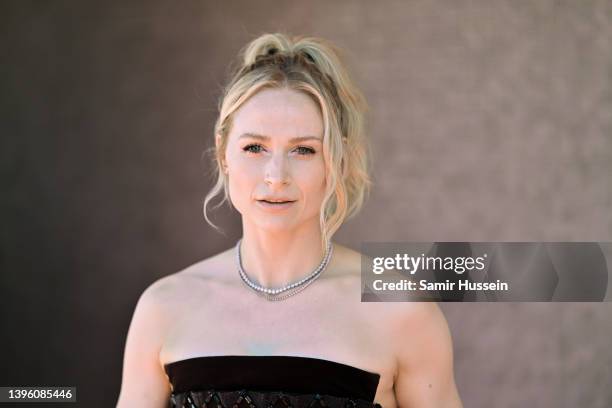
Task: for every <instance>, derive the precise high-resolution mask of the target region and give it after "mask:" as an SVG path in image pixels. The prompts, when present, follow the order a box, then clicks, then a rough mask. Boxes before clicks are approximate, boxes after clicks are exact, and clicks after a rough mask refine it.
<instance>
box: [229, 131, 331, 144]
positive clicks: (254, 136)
mask: <svg viewBox="0 0 612 408" xmlns="http://www.w3.org/2000/svg"><path fill="white" fill-rule="evenodd" d="M243 138H251V139H259V140H265V141H268V140H270V136H264V135H258V134H257V133H249V132H247V133H243V134H242V135H240V137H239V138H238V139H243ZM306 140H318V141H319V142H320V141H321V138H320V137H316V136H299V137H294V138H292V139H290V140H289V141H290V142H304V141H306Z"/></svg>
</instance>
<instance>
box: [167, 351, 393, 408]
mask: <svg viewBox="0 0 612 408" xmlns="http://www.w3.org/2000/svg"><path fill="white" fill-rule="evenodd" d="M165 369H166V373H167V374H168V377H169V378H170V382H171V384H172V395H171V397H170V406H171V407H177V408H183V407H188V408H201V407H207V408H213V407H214V408H217V407H224V408H302V407H305V408H318V407H327V408H382V407H381V406H380V404H376V403H374V402H373V401H374V396H375V395H376V389H377V387H378V382H379V380H380V375H379V374H376V373H372V372H369V371H365V370H362V369H359V368H357V367H353V366H350V365H346V364H341V363H337V362H334V361H330V360H323V359H318V358H311V357H296V356H236V355H230V356H205V357H196V358H191V359H187V360H180V361H176V362H173V363H169V364H166V365H165Z"/></svg>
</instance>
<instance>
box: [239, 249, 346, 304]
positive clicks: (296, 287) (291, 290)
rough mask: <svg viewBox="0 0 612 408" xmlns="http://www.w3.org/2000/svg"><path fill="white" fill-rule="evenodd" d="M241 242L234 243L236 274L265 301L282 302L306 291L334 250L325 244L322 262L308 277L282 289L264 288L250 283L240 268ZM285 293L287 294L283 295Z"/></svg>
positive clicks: (325, 265) (326, 263)
mask: <svg viewBox="0 0 612 408" xmlns="http://www.w3.org/2000/svg"><path fill="white" fill-rule="evenodd" d="M241 242H242V238H240V239H239V240H238V242H237V243H236V261H237V264H238V273H239V274H240V278H242V281H243V282H244V283H245V284H246V285H247V286H248V287H250V288H251V289H253V290H254V291H255V292H256V293H257V294H258V295H260V296H263V297H265V298H266V299H267V300H283V299H287V298H288V297H290V296H293V295H295V294H296V293H299V292H301V291H303V290H304V289H306V287H307V286H308V285H310V284H311V283H312V282H314V281H315V280H316V279H317V278H318V277H319V276H320V275H321V273H323V271H324V270H325V268H327V265H328V264H329V260H330V259H331V256H332V253H333V252H334V248H333V246H332V245H331V242H329V243H328V244H327V248H326V249H325V254H324V256H323V260H322V261H321V263H320V264H319V266H318V267H317V268H316V269H315V270H314V272H312V273H311V274H310V275H308V276H306V277H305V278H302V279H300V280H298V281H296V282H293V283H290V284H288V285H285V286H283V287H282V288H276V289H273V288H266V287H263V286H261V285H258V284H257V283H255V282H253V281H251V280H250V279H249V277H248V276H247V274H246V273H245V272H244V269H243V268H242V257H241V256H240V243H241ZM285 292H287V293H285Z"/></svg>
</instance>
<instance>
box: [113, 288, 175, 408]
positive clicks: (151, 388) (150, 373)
mask: <svg viewBox="0 0 612 408" xmlns="http://www.w3.org/2000/svg"><path fill="white" fill-rule="evenodd" d="M157 286H158V285H156V284H153V285H151V286H150V287H149V288H147V289H146V290H145V291H144V293H143V294H142V295H141V296H140V299H139V300H138V304H137V305H136V309H135V311H134V316H133V317H132V322H131V324H130V329H129V331H128V335H127V340H126V345H125V354H124V357H123V378H122V383H121V392H120V394H119V400H118V401H117V408H127V407H153V408H165V407H167V406H168V399H169V397H170V384H169V382H168V378H167V376H166V373H165V372H164V370H163V367H162V365H161V364H160V362H159V350H160V347H161V339H162V333H163V330H162V326H163V325H162V319H161V313H160V309H161V308H160V307H159V305H158V302H157V301H156V296H155V293H156V290H157V289H156V288H157Z"/></svg>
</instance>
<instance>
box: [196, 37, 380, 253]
mask: <svg viewBox="0 0 612 408" xmlns="http://www.w3.org/2000/svg"><path fill="white" fill-rule="evenodd" d="M241 58H242V63H241V64H240V66H239V67H238V69H237V70H236V71H235V72H234V73H233V75H232V78H231V80H230V82H229V84H228V85H227V86H226V87H225V89H224V91H223V94H222V96H221V98H220V101H219V117H218V119H217V121H216V123H215V147H213V148H212V151H213V154H214V158H213V161H214V162H216V166H215V165H214V163H213V169H214V171H215V172H216V174H215V176H216V179H217V180H216V183H215V185H214V186H213V187H212V189H211V190H210V191H209V193H208V194H207V195H206V198H205V200H204V207H203V210H204V218H205V219H206V221H207V222H208V223H209V224H210V225H211V226H212V227H214V228H215V229H217V230H219V228H218V227H217V226H216V225H214V224H213V223H212V222H211V221H210V219H209V218H208V215H207V213H206V208H207V206H208V204H209V202H210V201H211V200H212V199H213V198H214V197H216V196H217V195H218V194H220V193H221V192H222V191H223V193H224V197H223V200H221V201H220V202H219V203H218V204H217V205H216V206H215V207H213V208H217V207H218V206H220V205H221V204H222V203H223V202H224V201H227V202H228V203H229V204H230V206H231V200H230V199H229V196H228V195H229V187H228V178H227V175H226V174H225V173H224V171H223V167H222V166H223V157H224V154H225V149H226V146H227V138H228V135H229V133H230V130H231V126H232V117H233V114H234V113H235V112H236V111H237V110H238V109H240V107H241V106H242V105H243V104H244V103H245V102H246V101H247V100H248V99H249V98H250V97H252V96H253V95H254V94H255V93H257V92H258V91H260V90H262V89H266V88H284V87H287V88H290V89H293V90H296V91H300V92H303V93H305V94H306V95H308V96H310V97H311V98H312V99H313V100H314V101H315V103H316V104H317V105H318V106H319V108H320V109H321V113H322V116H323V125H324V135H323V157H324V161H325V165H326V172H325V173H326V192H325V196H324V199H323V202H322V204H321V212H320V218H319V221H320V225H321V231H322V244H323V247H326V246H327V244H328V242H329V240H331V237H332V236H333V234H334V233H335V232H336V231H337V230H338V228H340V226H341V225H342V223H343V222H344V221H345V220H346V219H349V218H351V217H352V216H354V215H355V214H356V213H357V212H359V210H360V209H361V207H362V205H363V203H364V201H365V199H366V198H367V196H368V194H369V191H370V187H371V184H372V182H371V178H370V175H369V156H370V151H369V146H368V144H367V141H366V137H365V123H364V113H365V112H366V109H367V105H366V102H365V99H364V97H363V95H362V94H361V92H360V91H359V90H358V89H357V87H356V86H355V85H354V83H353V82H352V81H351V79H350V77H349V75H348V72H347V70H346V68H345V66H344V63H343V61H342V59H341V53H340V50H339V49H338V48H336V47H335V46H333V45H332V44H330V43H329V42H327V41H325V40H323V39H320V38H313V37H294V38H291V37H289V36H287V35H285V34H280V33H275V34H264V35H261V36H259V37H258V38H256V39H254V40H253V41H251V42H250V43H249V44H247V46H246V47H245V48H244V49H243V50H242V51H241Z"/></svg>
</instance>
